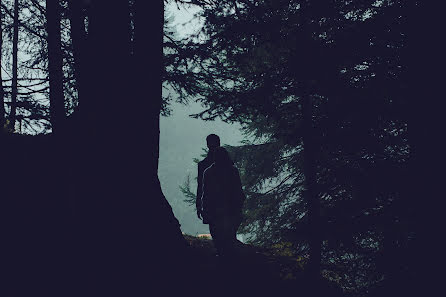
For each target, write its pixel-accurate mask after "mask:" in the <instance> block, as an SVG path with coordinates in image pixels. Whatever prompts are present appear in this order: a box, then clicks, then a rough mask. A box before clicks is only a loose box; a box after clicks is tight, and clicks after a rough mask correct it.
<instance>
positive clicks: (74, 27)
mask: <svg viewBox="0 0 446 297" xmlns="http://www.w3.org/2000/svg"><path fill="white" fill-rule="evenodd" d="M68 5H69V6H68V12H69V18H70V27H71V28H70V29H71V31H70V33H71V42H72V43H73V55H74V61H75V63H74V71H75V78H76V89H77V95H78V99H77V104H78V106H79V105H80V102H81V100H82V96H83V95H84V88H85V83H84V81H83V80H84V75H83V73H82V71H83V67H84V66H83V61H84V55H83V48H84V43H85V38H86V35H85V24H84V18H83V13H82V5H81V2H80V1H77V0H69V1H68Z"/></svg>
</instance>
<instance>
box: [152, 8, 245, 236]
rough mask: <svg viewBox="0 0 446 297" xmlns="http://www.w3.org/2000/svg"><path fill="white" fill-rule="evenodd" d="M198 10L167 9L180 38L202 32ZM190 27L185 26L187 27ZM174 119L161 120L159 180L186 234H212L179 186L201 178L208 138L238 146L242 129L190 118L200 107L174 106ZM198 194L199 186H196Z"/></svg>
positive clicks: (222, 123)
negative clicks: (195, 17)
mask: <svg viewBox="0 0 446 297" xmlns="http://www.w3.org/2000/svg"><path fill="white" fill-rule="evenodd" d="M196 11H197V9H195V8H193V7H191V8H189V9H180V10H178V9H177V8H176V6H175V5H172V4H170V5H167V13H166V16H169V15H171V16H172V17H173V22H172V24H173V25H174V26H175V27H176V29H177V31H178V34H179V36H186V35H187V34H190V33H192V32H194V30H197V29H199V27H200V26H199V23H197V22H190V23H188V22H189V21H190V20H191V19H192V17H193V13H195V12H196ZM185 23H187V24H186V25H184V26H183V25H182V24H185ZM171 108H172V111H173V112H172V115H171V116H170V117H161V128H160V162H159V177H160V182H161V186H162V188H163V192H164V195H165V196H166V198H167V200H168V201H169V202H170V204H171V205H172V208H173V211H174V214H175V216H176V217H177V219H178V220H179V221H180V224H181V229H182V231H183V232H185V233H188V234H192V235H195V234H196V233H208V227H207V226H208V225H203V224H202V223H201V221H200V220H199V219H198V218H197V217H196V213H195V209H194V206H189V205H187V204H186V203H183V202H182V200H183V199H184V197H183V194H182V193H181V192H180V189H179V186H180V185H181V184H183V182H184V181H185V179H186V177H187V175H188V174H190V177H191V180H192V179H193V178H195V177H196V176H197V172H196V171H197V166H196V164H195V163H194V162H193V158H198V157H200V155H201V154H202V148H204V147H206V136H207V135H209V134H210V133H215V134H217V135H219V136H220V138H221V142H222V144H230V145H237V144H239V142H240V141H241V140H242V135H241V133H240V131H239V126H238V125H230V124H226V123H224V122H222V121H221V120H215V121H206V122H205V121H202V120H198V119H193V118H190V117H189V115H190V114H193V113H196V112H199V111H201V110H202V109H203V108H202V107H201V106H200V104H198V103H191V104H190V105H188V106H185V105H181V104H178V103H173V104H172V106H171ZM192 185H193V187H194V189H193V190H194V191H195V189H196V184H195V183H194V184H192Z"/></svg>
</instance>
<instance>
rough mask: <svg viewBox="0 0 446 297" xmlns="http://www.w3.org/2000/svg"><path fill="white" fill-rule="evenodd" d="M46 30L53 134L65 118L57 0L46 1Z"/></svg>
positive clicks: (59, 16)
mask: <svg viewBox="0 0 446 297" xmlns="http://www.w3.org/2000/svg"><path fill="white" fill-rule="evenodd" d="M46 18H47V31H48V40H47V41H48V76H49V84H50V121H51V129H52V133H53V134H54V135H56V134H58V133H60V130H62V129H63V128H62V127H63V123H64V120H65V106H64V105H65V103H64V101H65V100H64V92H63V71H62V64H63V58H62V47H61V39H60V38H61V37H60V18H61V7H60V4H59V1H58V0H47V1H46Z"/></svg>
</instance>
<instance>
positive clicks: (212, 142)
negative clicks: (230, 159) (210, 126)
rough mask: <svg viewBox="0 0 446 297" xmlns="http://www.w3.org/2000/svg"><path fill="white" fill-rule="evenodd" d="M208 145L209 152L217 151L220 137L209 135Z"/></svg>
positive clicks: (207, 138)
mask: <svg viewBox="0 0 446 297" xmlns="http://www.w3.org/2000/svg"><path fill="white" fill-rule="evenodd" d="M206 143H207V145H208V148H209V151H213V150H215V149H216V148H217V147H219V146H220V137H218V136H217V135H215V134H209V135H208V136H207V137H206Z"/></svg>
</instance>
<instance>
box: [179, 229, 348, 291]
mask: <svg viewBox="0 0 446 297" xmlns="http://www.w3.org/2000/svg"><path fill="white" fill-rule="evenodd" d="M184 237H185V239H186V240H187V242H188V243H189V247H190V255H191V259H190V260H191V265H194V266H195V271H197V273H198V274H199V275H200V276H197V279H198V280H199V281H197V283H196V284H195V285H198V286H199V287H201V288H203V289H211V288H214V287H216V286H217V287H220V286H221V285H222V283H223V284H225V290H230V291H234V290H235V291H236V292H241V293H249V294H253V293H255V294H256V295H257V296H258V295H260V296H264V294H265V296H268V295H269V294H270V293H273V294H274V295H276V294H277V293H283V294H285V293H291V292H292V293H295V294H299V295H300V296H343V294H342V289H341V288H340V287H339V286H338V285H337V284H336V283H334V282H332V281H329V280H327V279H325V278H321V279H320V280H318V281H310V280H309V279H308V278H307V277H306V275H305V271H304V264H305V259H304V258H303V257H292V256H290V255H287V251H286V248H284V247H280V246H276V247H273V248H269V249H267V248H261V247H256V246H253V245H249V244H243V243H241V242H239V245H238V249H237V250H238V253H237V256H236V257H235V258H234V259H232V260H229V259H222V258H221V257H219V256H216V250H215V248H214V246H213V243H212V240H211V239H207V238H198V237H194V236H190V235H184ZM235 291H234V292H235ZM276 296H279V295H276Z"/></svg>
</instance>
